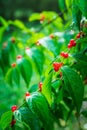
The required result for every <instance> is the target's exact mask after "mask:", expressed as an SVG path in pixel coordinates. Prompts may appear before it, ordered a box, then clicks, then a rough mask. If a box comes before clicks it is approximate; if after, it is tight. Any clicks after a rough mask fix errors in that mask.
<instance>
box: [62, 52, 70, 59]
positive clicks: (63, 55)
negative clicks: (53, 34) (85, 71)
mask: <svg viewBox="0 0 87 130" xmlns="http://www.w3.org/2000/svg"><path fill="white" fill-rule="evenodd" d="M60 55H61V56H62V57H64V58H68V56H69V55H68V53H65V52H61V53H60Z"/></svg>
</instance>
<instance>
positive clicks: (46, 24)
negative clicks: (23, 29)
mask: <svg viewBox="0 0 87 130" xmlns="http://www.w3.org/2000/svg"><path fill="white" fill-rule="evenodd" d="M65 12H67V9H65V10H64V11H63V12H60V13H59V14H58V15H57V16H56V17H55V18H53V19H52V20H51V21H50V22H47V23H45V25H44V26H41V27H40V28H39V29H38V30H36V32H40V31H41V30H43V29H44V28H45V27H46V26H48V25H49V24H51V23H53V22H54V21H55V20H56V19H57V18H58V17H59V16H62V15H63V14H64V13H65Z"/></svg>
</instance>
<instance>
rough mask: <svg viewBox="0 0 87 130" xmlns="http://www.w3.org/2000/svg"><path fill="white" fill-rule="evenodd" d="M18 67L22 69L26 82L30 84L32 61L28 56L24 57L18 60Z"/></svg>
mask: <svg viewBox="0 0 87 130" xmlns="http://www.w3.org/2000/svg"><path fill="white" fill-rule="evenodd" d="M19 60H20V59H19ZM18 68H19V70H20V73H21V75H22V77H23V78H24V80H25V83H26V84H27V86H28V85H29V83H30V80H31V76H32V66H31V62H30V61H29V60H28V59H27V58H22V59H21V60H20V61H18Z"/></svg>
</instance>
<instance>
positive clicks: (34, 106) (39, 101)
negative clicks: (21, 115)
mask: <svg viewBox="0 0 87 130" xmlns="http://www.w3.org/2000/svg"><path fill="white" fill-rule="evenodd" d="M27 103H28V106H29V108H30V109H31V111H32V112H34V113H36V114H37V116H38V117H39V118H40V120H41V121H42V122H44V123H45V124H46V125H48V124H49V123H50V110H49V106H48V103H47V100H46V98H45V97H44V96H43V95H42V94H41V93H39V92H35V93H33V94H32V95H31V96H30V97H29V98H28V101H27Z"/></svg>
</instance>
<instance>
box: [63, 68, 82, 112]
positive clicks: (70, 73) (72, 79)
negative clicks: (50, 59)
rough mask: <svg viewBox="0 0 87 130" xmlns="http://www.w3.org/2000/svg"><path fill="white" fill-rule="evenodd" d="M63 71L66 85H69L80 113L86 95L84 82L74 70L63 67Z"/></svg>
mask: <svg viewBox="0 0 87 130" xmlns="http://www.w3.org/2000/svg"><path fill="white" fill-rule="evenodd" d="M61 70H62V73H63V76H64V83H65V84H66V85H67V88H68V90H69V93H70V94H71V96H72V99H73V101H74V104H75V106H76V109H77V112H78V113H79V111H80V108H81V105H82V101H83V95H84V86H83V83H82V80H81V78H80V76H79V75H78V74H77V73H76V72H75V71H74V70H73V69H71V68H69V67H67V66H64V67H62V68H61Z"/></svg>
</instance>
